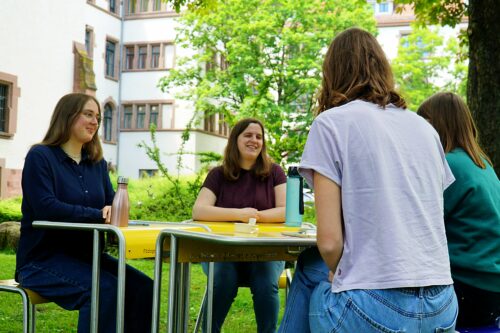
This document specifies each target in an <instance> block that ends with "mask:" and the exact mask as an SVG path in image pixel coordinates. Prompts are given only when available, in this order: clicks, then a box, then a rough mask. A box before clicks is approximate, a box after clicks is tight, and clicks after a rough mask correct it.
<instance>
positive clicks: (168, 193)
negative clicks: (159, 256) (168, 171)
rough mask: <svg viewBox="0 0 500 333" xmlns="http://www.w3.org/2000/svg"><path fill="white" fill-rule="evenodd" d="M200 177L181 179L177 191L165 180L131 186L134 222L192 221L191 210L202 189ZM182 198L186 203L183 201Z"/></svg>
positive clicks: (143, 182)
mask: <svg viewBox="0 0 500 333" xmlns="http://www.w3.org/2000/svg"><path fill="white" fill-rule="evenodd" d="M196 177H197V176H191V177H183V178H179V179H178V180H177V182H176V184H177V186H178V187H177V188H175V187H174V186H173V185H172V184H171V182H170V181H169V180H168V179H167V178H165V177H151V178H142V179H140V180H131V181H130V183H129V197H130V219H132V220H149V221H183V220H187V219H190V218H191V209H192V207H193V205H194V201H195V200H196V196H197V195H198V191H199V190H200V187H201V184H199V182H198V181H197V180H196V179H197V178H196ZM179 196H181V197H182V201H181V200H180V199H179Z"/></svg>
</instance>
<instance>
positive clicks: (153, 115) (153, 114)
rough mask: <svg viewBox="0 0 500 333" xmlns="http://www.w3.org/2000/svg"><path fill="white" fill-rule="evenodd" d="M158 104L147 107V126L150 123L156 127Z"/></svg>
mask: <svg viewBox="0 0 500 333" xmlns="http://www.w3.org/2000/svg"><path fill="white" fill-rule="evenodd" d="M158 110H159V106H158V105H151V106H150V109H149V127H151V124H155V125H156V127H158Z"/></svg>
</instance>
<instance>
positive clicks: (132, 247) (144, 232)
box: [33, 221, 209, 333]
mask: <svg viewBox="0 0 500 333" xmlns="http://www.w3.org/2000/svg"><path fill="white" fill-rule="evenodd" d="M131 222H132V223H133V222H134V221H131ZM137 222H139V223H138V224H137V225H130V226H129V227H125V228H118V227H115V226H113V225H109V224H90V223H69V222H52V221H34V222H33V227H34V228H46V229H68V230H86V231H93V233H94V246H93V256H92V296H91V332H92V333H97V327H98V326H97V323H98V319H99V318H98V311H97V304H98V300H99V288H98V286H99V274H98V272H99V269H100V256H99V254H100V248H101V244H100V237H99V233H100V232H107V233H111V234H114V235H115V236H116V238H117V240H118V274H117V280H118V282H117V305H116V332H118V333H122V332H123V319H124V309H125V259H132V258H152V257H154V256H155V253H156V249H155V244H156V240H157V238H158V235H159V234H160V233H161V231H162V230H165V229H171V230H191V231H198V232H203V231H207V230H209V229H208V228H207V227H205V226H203V225H201V226H200V225H196V224H193V223H159V222H145V221H137ZM141 224H143V225H141ZM160 252H162V251H160Z"/></svg>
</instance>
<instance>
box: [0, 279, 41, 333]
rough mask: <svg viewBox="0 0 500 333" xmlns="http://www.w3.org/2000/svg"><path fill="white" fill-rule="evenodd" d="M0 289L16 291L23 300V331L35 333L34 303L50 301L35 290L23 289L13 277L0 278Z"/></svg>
mask: <svg viewBox="0 0 500 333" xmlns="http://www.w3.org/2000/svg"><path fill="white" fill-rule="evenodd" d="M0 291H6V292H11V293H17V294H19V295H21V298H22V300H23V332H24V333H35V331H36V309H35V305H37V304H43V303H50V301H49V300H47V299H45V298H43V297H42V296H40V295H39V294H37V293H36V292H34V291H32V290H29V289H25V288H23V287H21V286H20V285H19V283H17V282H16V281H15V280H14V279H10V280H0Z"/></svg>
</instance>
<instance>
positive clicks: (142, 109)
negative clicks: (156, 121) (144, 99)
mask: <svg viewBox="0 0 500 333" xmlns="http://www.w3.org/2000/svg"><path fill="white" fill-rule="evenodd" d="M145 118H146V106H145V105H138V106H137V118H136V123H135V128H144V120H145Z"/></svg>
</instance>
